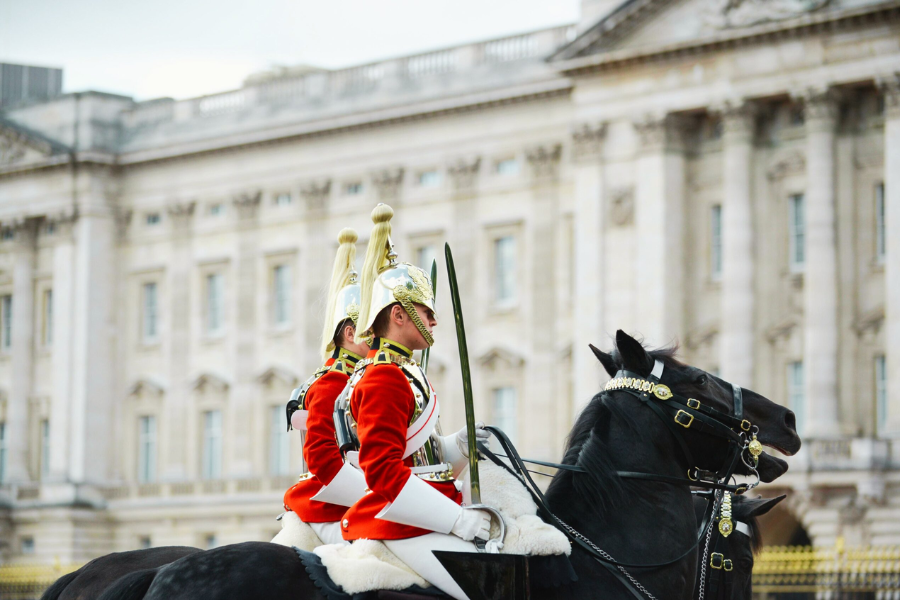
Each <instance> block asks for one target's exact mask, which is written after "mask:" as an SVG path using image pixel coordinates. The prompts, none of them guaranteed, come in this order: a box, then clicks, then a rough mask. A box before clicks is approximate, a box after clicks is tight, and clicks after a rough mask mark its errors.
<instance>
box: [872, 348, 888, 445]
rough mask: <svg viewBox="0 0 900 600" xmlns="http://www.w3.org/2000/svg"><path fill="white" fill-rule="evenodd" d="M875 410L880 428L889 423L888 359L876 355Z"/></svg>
mask: <svg viewBox="0 0 900 600" xmlns="http://www.w3.org/2000/svg"><path fill="white" fill-rule="evenodd" d="M875 410H876V418H877V426H878V429H879V430H880V429H881V428H882V427H884V425H885V423H887V416H888V414H887V413H888V401H887V361H886V360H885V357H884V356H876V357H875Z"/></svg>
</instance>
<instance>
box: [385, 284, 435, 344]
mask: <svg viewBox="0 0 900 600" xmlns="http://www.w3.org/2000/svg"><path fill="white" fill-rule="evenodd" d="M392 291H393V292H394V298H396V299H397V302H399V303H400V306H402V307H403V310H405V311H406V314H408V315H409V318H410V319H412V322H413V324H414V325H415V326H416V329H418V330H419V333H421V334H422V337H423V338H425V343H426V344H428V345H429V346H434V336H433V335H431V332H429V331H428V330H427V329H426V328H425V323H423V322H422V319H421V317H419V312H418V311H417V310H416V306H415V303H414V302H413V300H412V294H411V293H410V291H409V290H408V289H407V288H406V286H403V285H398V286H397V287H395V288H394V289H393V290H392Z"/></svg>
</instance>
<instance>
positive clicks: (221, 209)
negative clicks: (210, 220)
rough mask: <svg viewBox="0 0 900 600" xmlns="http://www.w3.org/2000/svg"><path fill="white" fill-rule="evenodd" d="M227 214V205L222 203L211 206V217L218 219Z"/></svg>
mask: <svg viewBox="0 0 900 600" xmlns="http://www.w3.org/2000/svg"><path fill="white" fill-rule="evenodd" d="M224 214H225V205H224V204H222V203H221V202H216V203H215V204H210V205H209V216H211V217H218V216H220V215H224Z"/></svg>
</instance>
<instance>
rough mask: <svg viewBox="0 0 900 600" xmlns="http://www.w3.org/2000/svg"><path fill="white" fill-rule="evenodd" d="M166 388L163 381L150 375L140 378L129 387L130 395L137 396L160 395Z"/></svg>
mask: <svg viewBox="0 0 900 600" xmlns="http://www.w3.org/2000/svg"><path fill="white" fill-rule="evenodd" d="M165 391H166V389H165V387H164V386H163V384H162V383H160V382H158V381H154V380H153V379H150V378H149V377H143V378H141V379H138V380H137V381H135V382H134V383H132V384H131V386H130V387H129V388H128V395H129V396H135V397H151V398H153V397H159V396H162V395H163V394H164V393H165Z"/></svg>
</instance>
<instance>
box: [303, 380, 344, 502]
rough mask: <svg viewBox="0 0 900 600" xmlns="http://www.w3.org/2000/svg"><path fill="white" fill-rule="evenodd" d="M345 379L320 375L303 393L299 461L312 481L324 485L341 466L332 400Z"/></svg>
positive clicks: (329, 481) (342, 460)
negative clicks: (303, 434)
mask: <svg viewBox="0 0 900 600" xmlns="http://www.w3.org/2000/svg"><path fill="white" fill-rule="evenodd" d="M347 380H348V377H347V376H346V375H344V374H342V373H335V372H329V373H325V374H324V375H322V376H321V377H320V378H319V380H318V381H316V382H315V383H314V384H312V386H310V388H309V391H308V392H307V393H306V409H307V410H308V411H309V416H308V418H307V420H306V426H307V431H306V443H305V444H304V445H303V458H304V459H305V460H306V464H307V466H308V468H309V472H310V473H313V474H314V475H315V476H316V478H317V479H318V480H319V481H320V482H321V483H322V484H323V485H328V484H329V483H331V480H332V479H334V476H335V475H337V473H338V471H340V470H341V467H342V466H343V465H344V459H343V458H342V457H341V453H340V451H339V450H338V446H337V441H336V440H335V434H334V417H333V415H334V401H335V400H336V399H337V397H338V395H339V394H340V393H341V391H342V390H343V389H344V386H345V385H346V384H347Z"/></svg>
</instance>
